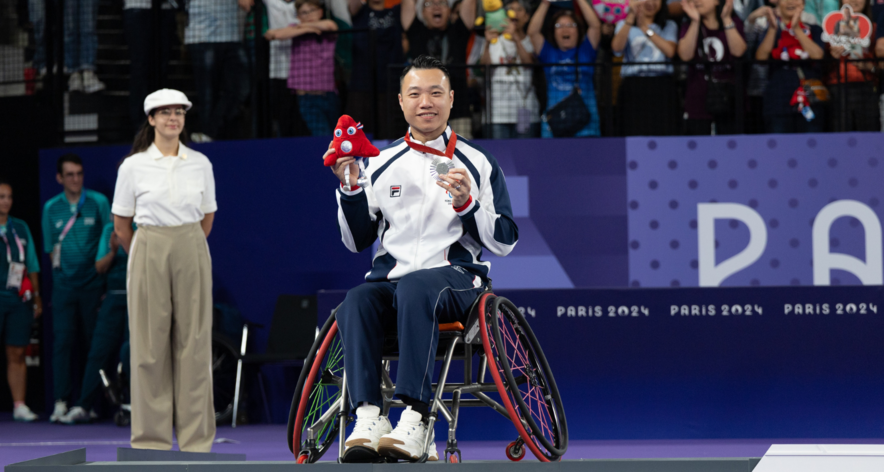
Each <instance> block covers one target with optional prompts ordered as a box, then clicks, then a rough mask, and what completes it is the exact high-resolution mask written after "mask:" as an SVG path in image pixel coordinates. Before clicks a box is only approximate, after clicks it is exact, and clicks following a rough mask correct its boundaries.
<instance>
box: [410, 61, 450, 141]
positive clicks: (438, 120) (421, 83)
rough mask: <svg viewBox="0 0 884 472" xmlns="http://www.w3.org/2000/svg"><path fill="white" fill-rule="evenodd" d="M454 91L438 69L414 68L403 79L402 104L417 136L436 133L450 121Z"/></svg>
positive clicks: (439, 132)
mask: <svg viewBox="0 0 884 472" xmlns="http://www.w3.org/2000/svg"><path fill="white" fill-rule="evenodd" d="M453 104H454V91H453V90H451V83H450V82H449V80H448V76H446V75H445V73H444V72H442V71H441V70H439V69H411V70H410V71H408V73H407V74H405V77H404V78H403V79H402V88H401V90H400V93H399V106H400V107H402V113H403V114H404V115H405V121H407V122H408V124H409V125H411V127H412V131H417V133H415V134H416V136H415V137H417V138H420V137H421V136H434V137H435V136H436V135H437V134H441V132H442V131H444V130H445V127H446V126H447V125H448V116H449V115H450V114H451V107H452V105H453Z"/></svg>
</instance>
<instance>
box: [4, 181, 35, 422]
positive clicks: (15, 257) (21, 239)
mask: <svg viewBox="0 0 884 472" xmlns="http://www.w3.org/2000/svg"><path fill="white" fill-rule="evenodd" d="M10 209H12V185H10V184H9V182H5V181H0V245H2V248H0V252H2V253H3V254H2V256H0V288H2V290H0V333H2V338H0V339H2V340H3V343H4V344H5V345H6V372H7V377H6V378H7V380H8V381H9V390H10V391H11V392H12V401H13V403H14V408H13V412H12V417H13V419H15V421H24V422H31V421H34V420H36V419H37V415H35V414H34V412H32V411H31V409H30V408H28V406H27V405H26V404H25V394H26V392H27V390H26V388H27V380H28V377H27V376H28V367H27V365H26V364H25V348H26V347H27V346H28V343H29V342H30V340H31V324H33V322H34V319H35V318H37V317H39V316H40V314H41V313H42V312H43V302H42V300H41V299H40V263H39V260H38V259H37V252H36V250H35V249H34V238H33V237H31V230H30V228H28V224H27V223H25V222H24V221H22V220H20V219H18V218H13V217H11V216H9V210H10ZM21 263H24V266H25V271H26V272H27V277H28V279H29V280H30V282H31V284H32V289H31V290H32V294H33V297H34V307H33V309H31V306H30V303H26V302H24V301H23V300H22V298H21V296H20V295H19V291H20V288H21V286H20V285H19V284H16V283H14V282H13V283H12V284H10V283H9V282H10V280H9V274H10V270H9V266H10V264H21Z"/></svg>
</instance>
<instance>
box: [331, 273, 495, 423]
mask: <svg viewBox="0 0 884 472" xmlns="http://www.w3.org/2000/svg"><path fill="white" fill-rule="evenodd" d="M483 285H484V284H483V281H482V280H481V278H479V277H477V276H475V275H473V274H471V273H470V272H468V271H467V270H465V269H463V268H461V267H455V266H450V267H440V268H436V269H424V270H419V271H416V272H412V273H410V274H408V275H406V276H405V277H402V278H401V279H399V281H398V282H396V283H393V282H368V283H364V284H362V285H360V286H358V287H356V288H354V289H352V290H350V291H349V292H347V297H346V298H345V299H344V303H343V304H342V305H341V307H340V308H339V309H338V313H337V321H338V329H339V330H340V331H341V336H343V339H344V369H345V370H346V372H347V392H348V395H349V397H350V405H351V407H352V408H356V407H357V406H358V405H359V404H361V403H362V402H368V403H371V404H374V405H378V406H381V405H382V403H383V398H382V396H381V372H382V370H381V369H382V367H381V354H382V350H383V347H384V334H385V333H398V336H399V366H398V370H397V371H396V376H395V379H396V396H398V397H400V398H402V397H403V396H406V397H410V398H413V399H416V400H420V401H422V402H424V403H429V402H430V398H431V395H432V392H431V390H430V389H431V386H430V384H431V382H432V377H433V369H434V367H435V364H436V363H435V357H436V348H437V346H438V344H439V323H452V322H455V321H460V322H464V321H466V318H467V316H468V315H469V313H468V310H469V308H470V305H471V304H472V303H473V301H475V299H476V297H478V296H479V294H480V293H482V291H483Z"/></svg>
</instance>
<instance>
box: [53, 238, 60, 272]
mask: <svg viewBox="0 0 884 472" xmlns="http://www.w3.org/2000/svg"><path fill="white" fill-rule="evenodd" d="M52 268H53V269H60V268H61V243H55V246H52Z"/></svg>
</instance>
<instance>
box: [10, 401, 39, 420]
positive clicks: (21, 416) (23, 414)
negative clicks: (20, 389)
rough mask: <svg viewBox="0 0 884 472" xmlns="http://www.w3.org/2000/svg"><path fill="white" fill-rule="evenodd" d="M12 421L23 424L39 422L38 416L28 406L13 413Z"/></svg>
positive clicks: (23, 406) (21, 407) (18, 408)
mask: <svg viewBox="0 0 884 472" xmlns="http://www.w3.org/2000/svg"><path fill="white" fill-rule="evenodd" d="M12 419H14V420H15V421H18V422H21V423H30V422H31V421H36V420H37V415H36V414H35V413H34V412H33V411H31V409H30V408H28V406H27V405H21V406H19V407H17V408H16V409H15V410H13V411H12Z"/></svg>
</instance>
